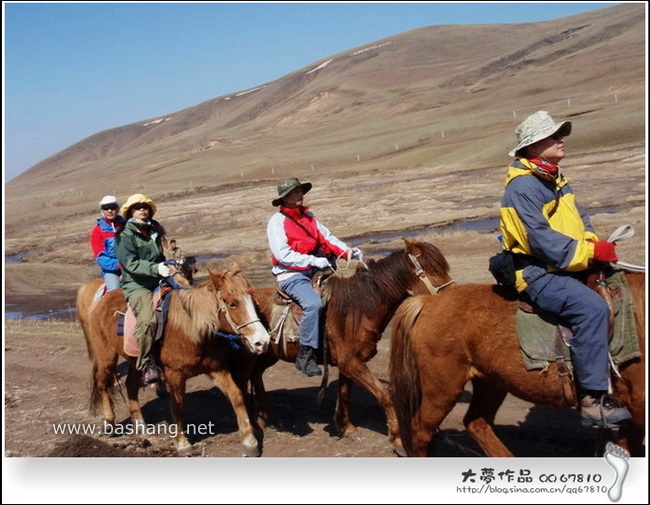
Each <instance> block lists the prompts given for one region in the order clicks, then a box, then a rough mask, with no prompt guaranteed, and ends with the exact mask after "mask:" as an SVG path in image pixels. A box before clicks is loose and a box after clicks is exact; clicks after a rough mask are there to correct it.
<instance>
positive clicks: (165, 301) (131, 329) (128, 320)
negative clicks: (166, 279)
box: [116, 286, 172, 358]
mask: <svg viewBox="0 0 650 505" xmlns="http://www.w3.org/2000/svg"><path fill="white" fill-rule="evenodd" d="M171 291H172V288H171V287H168V286H165V287H162V288H160V289H159V290H157V291H155V292H154V294H153V306H154V312H155V314H156V335H155V337H154V342H157V341H159V340H160V339H161V338H162V334H163V331H164V329H165V322H166V320H167V311H168V308H169V301H170V299H171V297H170V296H168V295H169V293H170V292H171ZM116 316H117V334H118V335H122V336H123V337H124V353H125V354H126V355H128V356H131V357H134V358H137V357H138V356H139V354H140V344H139V343H138V339H137V338H136V336H135V324H136V322H137V318H136V317H135V313H134V312H133V310H132V309H131V306H130V305H128V304H127V306H126V307H124V309H122V310H121V311H118V312H116Z"/></svg>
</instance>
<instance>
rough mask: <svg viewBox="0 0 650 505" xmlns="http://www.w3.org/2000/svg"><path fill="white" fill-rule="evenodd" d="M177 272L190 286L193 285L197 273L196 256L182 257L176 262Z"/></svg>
mask: <svg viewBox="0 0 650 505" xmlns="http://www.w3.org/2000/svg"><path fill="white" fill-rule="evenodd" d="M176 268H177V269H178V272H179V273H180V274H181V275H182V276H183V277H185V279H186V280H187V282H188V284H189V285H190V286H193V285H194V274H196V273H197V272H198V271H199V267H198V262H197V261H196V256H183V257H182V258H181V259H180V260H178V261H177V262H176Z"/></svg>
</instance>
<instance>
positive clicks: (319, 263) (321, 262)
mask: <svg viewBox="0 0 650 505" xmlns="http://www.w3.org/2000/svg"><path fill="white" fill-rule="evenodd" d="M312 263H313V265H314V266H315V267H316V268H318V269H320V270H324V269H325V268H330V267H331V265H330V262H329V261H327V258H314V260H313V261H312Z"/></svg>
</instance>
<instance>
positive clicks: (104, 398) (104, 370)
mask: <svg viewBox="0 0 650 505" xmlns="http://www.w3.org/2000/svg"><path fill="white" fill-rule="evenodd" d="M116 365H117V355H115V356H114V357H113V358H112V359H111V360H109V362H108V363H106V360H102V359H101V356H96V357H95V361H94V363H93V383H92V393H91V404H92V408H93V410H94V409H95V408H96V407H97V406H98V405H100V404H101V406H102V417H103V419H104V422H105V423H106V424H108V425H110V426H114V425H115V404H114V402H113V395H112V391H113V387H114V381H115V367H116Z"/></svg>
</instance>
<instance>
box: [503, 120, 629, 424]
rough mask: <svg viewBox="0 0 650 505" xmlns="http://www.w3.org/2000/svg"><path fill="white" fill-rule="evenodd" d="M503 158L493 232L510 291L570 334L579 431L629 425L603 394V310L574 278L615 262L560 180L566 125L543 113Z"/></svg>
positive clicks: (520, 130)
mask: <svg viewBox="0 0 650 505" xmlns="http://www.w3.org/2000/svg"><path fill="white" fill-rule="evenodd" d="M515 133H516V136H517V145H516V146H515V148H514V149H512V151H510V153H509V155H510V156H514V157H515V158H514V160H513V161H512V163H511V164H510V166H509V167H508V173H507V176H506V182H505V187H506V189H505V193H504V195H503V199H502V201H501V209H500V228H501V235H502V236H503V247H504V248H505V249H506V250H509V251H511V252H512V253H514V260H515V278H516V281H515V288H516V289H517V291H518V292H519V293H520V294H521V295H522V296H523V297H524V298H527V299H529V300H530V301H531V302H532V303H533V304H534V305H536V306H537V307H538V308H540V309H542V310H545V311H549V312H552V313H555V314H557V315H558V316H559V317H560V318H561V319H562V320H563V321H564V322H565V324H567V325H568V326H570V328H571V330H572V331H573V337H572V338H571V355H572V363H573V367H574V370H575V374H576V380H577V383H578V386H579V390H580V406H581V410H582V424H583V425H584V426H598V427H608V428H611V427H617V426H621V425H623V424H624V423H626V422H627V421H629V419H630V418H631V415H630V413H629V412H628V411H627V410H626V409H624V408H622V407H620V406H619V404H618V402H617V401H616V400H615V399H614V398H613V397H612V396H610V395H609V394H608V390H609V361H608V352H609V350H608V320H609V308H608V305H607V303H606V302H605V301H604V300H603V299H602V298H601V297H600V295H599V294H598V293H596V291H594V290H593V289H591V288H589V287H587V286H586V285H585V284H584V282H583V281H581V280H579V279H578V278H576V275H575V274H576V273H578V274H579V273H581V272H584V271H586V270H588V269H590V268H592V267H593V266H597V264H598V262H606V263H607V262H616V261H618V258H617V256H616V251H615V244H614V243H612V242H608V241H606V240H599V239H598V237H597V235H596V233H595V232H594V229H593V227H592V225H591V222H590V218H589V216H588V214H587V213H586V212H585V211H584V209H583V208H582V207H581V206H580V205H579V204H578V203H577V202H576V201H575V195H574V193H573V191H572V190H571V187H570V186H569V183H568V180H567V179H566V178H565V177H564V176H563V175H562V173H561V172H560V166H559V163H560V161H561V160H562V159H563V158H564V156H565V152H564V138H565V137H568V136H569V135H570V134H571V122H569V121H561V122H559V123H556V122H555V121H553V118H551V116H550V115H549V113H548V112H546V111H538V112H536V113H534V114H532V115H531V116H529V117H528V118H526V119H525V120H524V121H523V122H522V123H521V124H520V125H519V126H518V127H517V129H516V131H515Z"/></svg>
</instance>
